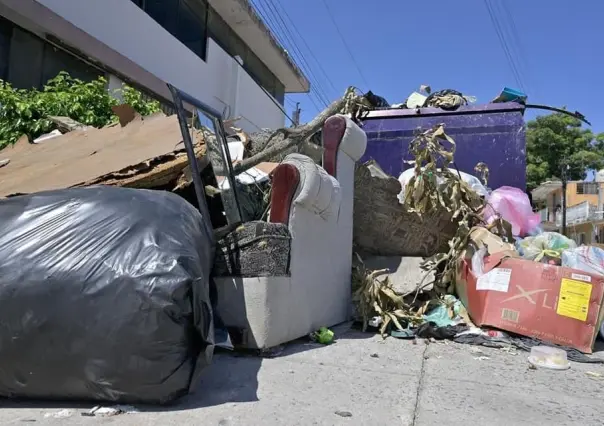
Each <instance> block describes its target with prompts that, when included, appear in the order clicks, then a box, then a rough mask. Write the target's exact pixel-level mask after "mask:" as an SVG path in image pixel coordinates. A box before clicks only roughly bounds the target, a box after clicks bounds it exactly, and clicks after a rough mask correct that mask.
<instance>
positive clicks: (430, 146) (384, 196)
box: [353, 125, 604, 362]
mask: <svg viewBox="0 0 604 426" xmlns="http://www.w3.org/2000/svg"><path fill="white" fill-rule="evenodd" d="M410 149H411V151H412V154H413V156H414V158H415V160H414V161H413V164H412V165H413V167H414V168H413V175H412V176H411V177H410V178H409V176H407V179H406V180H405V183H404V194H403V196H402V197H399V198H397V196H396V195H397V185H396V184H397V183H398V182H397V181H396V179H395V178H393V177H390V176H388V175H386V174H385V173H384V172H383V171H381V169H379V166H377V164H375V163H367V164H364V165H361V166H359V167H358V170H357V181H356V182H355V191H356V193H355V224H354V231H355V247H356V250H357V251H358V252H359V253H362V256H363V257H369V256H371V255H375V254H379V255H389V256H422V257H424V258H425V259H424V262H423V264H422V268H423V269H424V270H425V271H426V272H430V273H432V274H433V276H434V279H433V280H431V281H429V282H424V281H425V279H424V280H422V281H421V282H419V283H417V287H416V289H415V290H414V291H407V292H401V291H397V289H395V286H394V285H393V283H392V282H391V281H390V279H389V277H388V272H389V271H388V270H376V271H371V270H367V269H366V268H365V267H364V265H363V263H362V261H361V260H360V257H359V259H358V262H357V265H356V266H355V270H354V274H353V278H354V280H353V300H354V302H355V306H356V310H357V311H356V312H357V317H358V320H359V322H360V323H361V324H362V328H363V329H367V328H371V326H373V327H376V328H377V329H378V330H379V332H380V333H381V334H382V335H384V336H387V335H391V336H395V337H408V338H413V337H418V336H419V337H430V338H436V339H442V338H447V339H452V340H455V341H458V342H460V343H471V344H478V345H482V344H486V345H493V344H495V345H503V346H509V345H513V346H515V347H518V348H520V349H524V350H528V349H530V348H531V347H534V346H536V345H538V344H542V343H543V342H546V343H547V344H548V345H550V346H559V347H561V348H563V349H564V350H566V353H568V357H569V359H573V360H575V361H581V362H595V361H597V360H594V359H591V358H589V357H586V356H585V355H582V354H581V353H580V352H578V351H577V350H579V351H581V352H584V353H591V351H592V349H593V344H594V341H595V339H596V336H597V334H598V330H599V328H600V324H601V323H602V320H603V318H604V309H602V305H603V299H604V275H603V274H602V273H601V271H603V270H604V267H603V266H604V261H603V260H602V259H604V251H603V250H601V249H600V248H597V247H581V248H577V247H576V244H575V243H574V242H573V241H572V240H569V239H568V238H566V237H564V236H562V235H560V234H557V233H543V232H542V231H541V230H540V229H539V220H538V217H535V214H534V213H533V212H532V209H531V208H530V202H529V201H528V197H527V196H526V194H525V193H524V192H523V191H520V190H517V189H516V188H506V187H503V188H500V189H497V190H495V191H490V190H488V189H487V184H488V175H489V169H488V166H487V165H486V164H484V163H479V164H477V166H476V168H475V171H476V173H477V174H478V175H479V177H480V180H481V183H482V186H483V187H484V188H483V189H484V192H483V189H481V190H478V191H477V190H476V189H475V188H473V187H471V186H470V185H469V184H468V182H467V181H468V179H467V178H464V177H462V175H461V173H460V172H459V171H458V170H456V166H455V162H454V154H455V142H454V140H453V139H452V138H451V137H449V136H448V135H447V134H446V132H445V129H444V127H443V126H442V125H440V126H436V127H434V128H432V129H429V130H424V131H421V132H418V134H417V135H416V137H415V139H414V140H413V142H412V144H411V145H410ZM407 175H409V173H408V174H407ZM400 188H401V185H400V184H399V185H398V190H399V191H400ZM510 205H513V206H514V208H509V206H510ZM506 206H507V207H508V208H506ZM523 209H524V210H523ZM442 223H447V224H448V226H443V225H441V224H442ZM372 233H373V235H372ZM393 242H396V243H398V246H396V243H393ZM397 250H398V252H397ZM577 250H580V253H579V252H578V251H577ZM570 268H573V269H570ZM579 272H581V273H579ZM578 321H579V322H578Z"/></svg>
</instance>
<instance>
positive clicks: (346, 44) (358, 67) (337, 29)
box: [321, 0, 370, 90]
mask: <svg viewBox="0 0 604 426" xmlns="http://www.w3.org/2000/svg"><path fill="white" fill-rule="evenodd" d="M321 1H322V2H323V5H324V6H325V9H326V10H327V14H328V15H329V17H330V18H331V22H332V23H333V26H334V27H335V28H336V31H337V32H338V35H339V36H340V39H341V40H342V44H343V45H344V47H345V48H346V50H347V51H348V55H349V56H350V59H351V60H352V63H353V64H354V66H355V67H356V69H357V72H358V73H359V75H360V76H361V79H362V80H363V83H364V84H365V86H366V87H367V90H369V87H370V86H369V83H368V82H367V79H366V78H365V76H364V75H363V71H361V67H360V66H359V64H358V62H357V60H356V59H355V57H354V54H353V53H352V50H351V49H350V47H349V46H348V43H347V42H346V39H345V38H344V35H343V34H342V31H340V27H339V26H338V23H337V22H336V20H335V18H334V16H333V14H332V13H331V9H329V6H328V5H327V2H326V1H325V0H321Z"/></svg>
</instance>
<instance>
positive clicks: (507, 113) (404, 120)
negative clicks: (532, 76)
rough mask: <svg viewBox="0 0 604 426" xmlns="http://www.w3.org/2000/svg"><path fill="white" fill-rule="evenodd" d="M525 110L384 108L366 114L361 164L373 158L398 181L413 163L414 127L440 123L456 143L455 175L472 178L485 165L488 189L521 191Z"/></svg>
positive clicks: (503, 106)
mask: <svg viewBox="0 0 604 426" xmlns="http://www.w3.org/2000/svg"><path fill="white" fill-rule="evenodd" d="M523 114H524V106H522V105H520V104H517V103H515V102H508V103H496V104H487V105H478V106H465V107H461V108H459V109H458V110H456V111H444V110H442V109H439V108H421V109H417V110H416V109H389V110H378V111H372V112H370V113H369V115H368V116H367V118H365V119H364V125H363V130H365V133H367V150H366V151H365V155H364V156H363V158H362V159H361V162H365V161H368V160H370V159H373V160H375V161H377V163H378V164H379V165H380V167H381V168H382V169H383V170H384V172H386V173H388V174H389V175H391V176H394V177H396V178H398V176H399V175H400V174H401V172H403V171H404V170H406V169H407V168H409V167H411V166H409V165H408V164H407V163H406V161H409V160H413V157H412V155H411V154H410V153H409V143H410V142H411V140H412V139H413V137H414V134H415V132H416V130H417V129H418V128H421V129H423V130H426V129H429V128H431V127H433V126H435V125H437V124H440V123H443V124H444V125H445V131H446V132H447V134H448V135H449V136H451V137H452V138H453V139H454V140H455V143H456V145H457V148H456V152H455V163H456V164H457V167H459V170H460V171H463V172H466V173H470V174H472V175H475V172H474V166H476V164H477V163H478V162H481V161H482V162H484V163H486V164H487V166H488V167H489V172H490V175H489V187H490V188H491V189H496V188H499V187H500V186H505V185H507V186H515V187H517V188H520V189H522V190H525V187H526V140H525V128H524V118H523Z"/></svg>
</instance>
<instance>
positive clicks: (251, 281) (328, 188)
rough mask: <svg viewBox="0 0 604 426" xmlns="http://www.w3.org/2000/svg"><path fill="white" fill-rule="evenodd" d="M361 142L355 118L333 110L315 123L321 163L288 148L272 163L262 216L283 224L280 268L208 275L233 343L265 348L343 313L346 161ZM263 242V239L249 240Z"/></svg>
mask: <svg viewBox="0 0 604 426" xmlns="http://www.w3.org/2000/svg"><path fill="white" fill-rule="evenodd" d="M366 143H367V139H366V136H365V133H364V132H363V131H362V130H361V129H360V128H359V127H358V126H357V125H356V124H355V123H353V122H352V121H351V120H350V119H349V118H348V117H345V116H341V115H336V116H334V117H331V118H330V119H328V120H327V122H326V124H325V126H324V128H323V147H324V149H325V154H324V159H323V164H324V167H325V168H323V167H321V166H319V165H317V164H315V163H314V162H313V161H312V160H311V159H310V158H309V157H306V156H304V155H301V154H290V155H289V156H287V157H286V159H285V160H284V161H283V162H282V163H281V164H280V165H279V166H278V167H277V168H276V169H275V170H274V172H273V176H272V179H273V187H272V195H271V212H270V219H269V222H270V223H271V224H281V226H282V227H287V230H288V231H289V236H290V238H291V240H290V241H289V257H288V261H289V264H288V265H287V266H288V268H287V272H288V273H280V274H279V275H272V274H270V273H266V274H265V273H257V274H256V275H257V276H245V274H243V275H240V276H221V277H216V286H217V290H218V309H219V312H220V315H221V316H222V319H223V321H224V322H225V324H226V325H227V327H228V328H229V329H230V331H231V334H237V333H239V334H240V338H239V339H237V338H233V340H234V342H235V343H239V344H241V345H242V346H245V347H249V348H257V349H264V348H270V347H273V346H277V345H279V344H282V343H285V342H288V341H291V340H294V339H297V338H299V337H302V336H304V335H307V334H308V333H310V332H312V331H314V330H317V329H318V328H320V327H322V326H326V327H329V326H332V325H335V324H337V323H340V322H343V321H346V320H347V319H348V318H349V314H350V296H351V269H352V218H353V210H352V209H353V201H354V168H355V163H356V161H357V160H359V159H360V157H361V156H362V155H363V154H364V152H365V148H366ZM262 226H263V225H262V223H261V222H257V223H255V224H254V227H256V228H258V227H260V228H262ZM260 234H261V232H260ZM260 234H258V235H260ZM263 243H264V244H269V245H270V244H271V243H270V242H263V240H262V238H261V237H259V238H258V239H257V242H254V244H258V246H257V247H262V246H261V245H262V244H263ZM267 249H270V247H267ZM267 253H269V255H270V250H267ZM275 255H277V253H275ZM261 275H262V276H261ZM237 340H239V341H237Z"/></svg>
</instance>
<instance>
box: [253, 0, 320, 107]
mask: <svg viewBox="0 0 604 426" xmlns="http://www.w3.org/2000/svg"><path fill="white" fill-rule="evenodd" d="M265 1H266V2H267V5H268V8H269V10H271V12H272V13H273V14H274V16H275V17H276V20H277V23H278V24H279V23H280V29H281V31H282V32H283V34H285V38H286V39H287V40H288V42H289V43H288V44H289V46H290V48H291V49H292V53H294V54H297V56H298V61H299V62H300V65H301V66H302V67H305V68H306V73H307V74H308V76H309V78H312V79H313V80H314V84H315V87H316V89H317V94H318V95H319V98H320V99H321V102H322V103H324V104H325V106H326V107H327V106H328V105H329V99H328V98H327V96H326V95H325V89H324V88H323V86H322V85H321V83H320V81H319V79H317V76H316V75H315V73H314V71H313V69H312V67H311V66H310V65H309V64H308V61H307V60H306V57H305V56H304V54H303V53H302V51H301V50H300V48H299V47H298V44H297V43H296V41H295V38H294V36H293V34H292V33H291V31H290V30H289V27H288V25H287V24H286V23H285V21H284V20H283V18H282V17H281V14H280V13H279V11H278V10H277V7H276V6H275V3H274V2H273V0H265Z"/></svg>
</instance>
